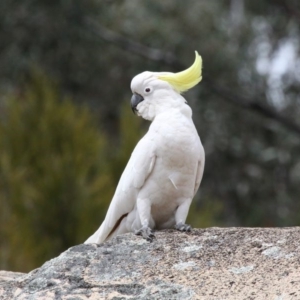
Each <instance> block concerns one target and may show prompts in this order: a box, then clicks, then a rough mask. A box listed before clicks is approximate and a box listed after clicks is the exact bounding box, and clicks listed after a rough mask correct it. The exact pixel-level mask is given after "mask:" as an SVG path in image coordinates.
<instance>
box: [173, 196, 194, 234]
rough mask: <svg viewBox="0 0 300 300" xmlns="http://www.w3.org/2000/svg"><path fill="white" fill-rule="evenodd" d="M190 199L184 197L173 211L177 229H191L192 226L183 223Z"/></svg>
mask: <svg viewBox="0 0 300 300" xmlns="http://www.w3.org/2000/svg"><path fill="white" fill-rule="evenodd" d="M191 202H192V199H186V200H185V201H183V203H181V204H180V205H179V206H178V208H177V210H176V213H175V222H176V225H175V229H177V230H179V231H191V230H192V228H191V226H190V225H187V224H185V220H186V217H187V215H188V212H189V208H190V205H191Z"/></svg>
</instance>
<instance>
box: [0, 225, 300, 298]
mask: <svg viewBox="0 0 300 300" xmlns="http://www.w3.org/2000/svg"><path fill="white" fill-rule="evenodd" d="M299 267H300V228H299V227H292V228H264V229H263V228H208V229H194V230H193V231H192V233H188V234H186V233H180V232H177V231H173V230H168V231H161V232H157V233H156V240H155V241H154V242H152V243H148V242H146V241H145V240H143V239H141V237H139V236H135V235H133V234H125V235H121V236H118V237H116V238H114V239H112V240H111V241H108V242H106V243H104V244H102V245H94V244H91V245H78V246H75V247H72V248H70V249H69V250H67V251H66V252H64V253H62V254H61V255H60V256H58V257H57V258H54V259H52V260H50V261H48V262H46V263H45V264H44V265H43V266H41V267H40V268H38V269H36V270H33V271H32V272H30V273H28V274H21V273H13V272H5V271H2V272H0V299H30V300H34V299H68V300H71V299H72V300H75V299H76V300H80V299H90V300H92V299H114V300H121V299H147V300H151V299H214V300H217V299H218V300H221V299H226V300H227V299H272V300H284V299H300V269H299Z"/></svg>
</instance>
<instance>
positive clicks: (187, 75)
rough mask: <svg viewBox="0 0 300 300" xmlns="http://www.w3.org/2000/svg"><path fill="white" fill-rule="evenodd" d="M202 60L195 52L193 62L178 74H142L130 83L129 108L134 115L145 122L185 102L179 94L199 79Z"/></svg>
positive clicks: (147, 72) (200, 77)
mask: <svg viewBox="0 0 300 300" xmlns="http://www.w3.org/2000/svg"><path fill="white" fill-rule="evenodd" d="M201 70H202V59H201V56H200V55H199V54H198V52H197V51H196V58H195V62H194V63H193V65H192V66H191V67H189V68H188V69H186V70H184V71H182V72H179V73H171V72H149V71H146V72H143V73H141V74H139V75H137V76H135V77H134V78H133V79H132V81H131V90H132V93H133V96H132V98H131V107H132V110H133V112H134V113H136V114H137V115H139V116H141V117H143V118H144V119H146V120H153V119H154V118H155V116H156V115H157V114H158V113H160V112H162V111H164V110H166V109H168V108H171V107H176V106H178V105H181V104H183V103H184V102H185V100H184V98H183V97H182V96H181V95H180V94H181V93H183V92H185V91H187V90H189V89H191V88H192V87H194V86H195V85H196V84H198V83H199V82H200V81H201V79H202V76H201Z"/></svg>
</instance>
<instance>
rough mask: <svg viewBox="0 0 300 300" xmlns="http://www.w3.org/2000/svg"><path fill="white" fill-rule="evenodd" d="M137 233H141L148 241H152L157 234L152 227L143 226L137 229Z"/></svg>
mask: <svg viewBox="0 0 300 300" xmlns="http://www.w3.org/2000/svg"><path fill="white" fill-rule="evenodd" d="M135 234H136V235H141V236H142V237H143V238H144V239H145V240H147V241H148V242H152V241H153V239H154V238H155V235H154V233H153V231H152V229H151V228H150V227H142V228H141V229H139V230H136V231H135Z"/></svg>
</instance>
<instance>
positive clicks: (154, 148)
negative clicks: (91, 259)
mask: <svg viewBox="0 0 300 300" xmlns="http://www.w3.org/2000/svg"><path fill="white" fill-rule="evenodd" d="M195 53H196V58H195V62H194V63H193V65H192V66H191V67H190V68H188V69H186V70H185V71H182V72H179V73H170V72H149V71H146V72H143V73H141V74H139V75H137V76H135V77H134V78H133V79H132V82H131V90H132V93H133V96H132V98H131V107H132V110H133V111H134V113H136V114H137V115H138V116H141V117H142V118H144V119H146V120H149V121H152V123H151V125H150V127H149V130H148V132H147V133H146V135H145V136H144V137H143V138H142V139H141V140H140V141H139V142H138V144H137V145H136V147H135V149H134V151H133V152H132V155H131V157H130V159H129V162H128V164H127V166H126V168H125V170H124V172H123V174H122V176H121V179H120V181H119V184H118V186H117V189H116V191H115V194H114V196H113V199H112V201H111V204H110V206H109V209H108V212H107V214H106V217H105V220H104V221H103V223H102V225H101V226H100V228H99V229H98V230H97V231H96V232H95V233H94V234H93V235H92V236H91V237H90V238H88V239H87V241H86V242H85V243H86V244H87V243H102V242H104V241H106V240H108V239H110V238H112V237H114V236H116V235H119V234H123V233H126V232H134V233H136V234H138V235H142V236H143V238H145V239H147V240H148V241H152V240H153V238H154V232H153V230H160V229H167V228H173V227H175V229H177V230H179V231H190V230H191V227H190V226H189V225H187V224H185V221H186V218H187V215H188V211H189V207H190V205H191V202H192V199H193V197H194V196H195V194H196V192H197V190H198V188H199V185H200V182H201V179H202V175H203V170H204V161H205V154H204V149H203V146H202V144H201V141H200V138H199V136H198V133H197V130H196V128H195V125H194V123H193V120H192V110H191V108H190V106H189V105H188V104H187V101H186V100H185V99H184V98H183V96H182V95H181V93H182V92H185V91H187V90H189V89H190V88H192V87H194V86H195V85H196V84H198V83H199V82H200V81H201V79H202V77H201V69H202V59H201V56H199V54H198V52H197V51H196V52H195Z"/></svg>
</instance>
